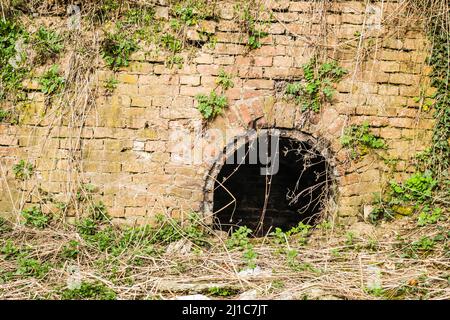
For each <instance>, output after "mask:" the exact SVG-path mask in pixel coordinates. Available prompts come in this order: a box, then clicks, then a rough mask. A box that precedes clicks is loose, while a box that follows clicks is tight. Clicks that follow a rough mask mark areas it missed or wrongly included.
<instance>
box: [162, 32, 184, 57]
mask: <svg viewBox="0 0 450 320" xmlns="http://www.w3.org/2000/svg"><path fill="white" fill-rule="evenodd" d="M161 44H162V46H163V47H164V48H165V49H168V50H169V51H170V52H172V53H173V54H175V53H178V52H180V51H181V49H183V42H181V40H179V39H177V38H175V36H173V35H171V34H165V35H163V36H162V37H161Z"/></svg>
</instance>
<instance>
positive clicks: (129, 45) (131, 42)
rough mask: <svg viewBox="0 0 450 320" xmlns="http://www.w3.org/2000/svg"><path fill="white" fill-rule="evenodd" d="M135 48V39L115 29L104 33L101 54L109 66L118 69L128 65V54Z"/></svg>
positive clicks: (136, 47)
mask: <svg viewBox="0 0 450 320" xmlns="http://www.w3.org/2000/svg"><path fill="white" fill-rule="evenodd" d="M137 49H138V45H137V43H136V40H135V39H133V38H130V36H129V35H128V34H126V33H123V32H121V31H120V30H117V31H115V32H113V33H107V34H106V36H105V38H104V40H103V42H102V49H101V50H102V52H101V54H102V57H103V59H104V60H105V63H106V65H107V66H108V67H109V68H111V69H112V70H118V69H120V68H121V67H126V66H128V65H129V62H130V55H131V54H132V53H133V52H135V51H136V50H137Z"/></svg>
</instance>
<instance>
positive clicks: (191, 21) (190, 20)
mask: <svg viewBox="0 0 450 320" xmlns="http://www.w3.org/2000/svg"><path fill="white" fill-rule="evenodd" d="M173 11H174V15H175V16H176V17H177V18H178V19H179V20H180V21H181V22H183V23H184V24H185V25H187V26H193V25H195V24H197V21H198V12H197V10H196V8H195V7H194V6H192V5H190V6H187V7H184V6H183V5H181V4H179V5H177V6H175V8H174V10H173Z"/></svg>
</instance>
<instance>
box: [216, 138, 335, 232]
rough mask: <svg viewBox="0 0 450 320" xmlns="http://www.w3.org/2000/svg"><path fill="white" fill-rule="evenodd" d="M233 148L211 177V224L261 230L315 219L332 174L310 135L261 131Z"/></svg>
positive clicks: (223, 227)
mask: <svg viewBox="0 0 450 320" xmlns="http://www.w3.org/2000/svg"><path fill="white" fill-rule="evenodd" d="M273 132H277V133H276V134H274V133H273ZM308 137H309V136H308ZM233 150H234V151H232V152H227V153H226V154H227V155H226V156H225V161H224V162H225V163H224V164H223V166H222V167H221V168H220V171H219V172H218V174H217V177H216V179H215V183H214V193H213V208H212V209H213V212H214V227H215V228H216V229H221V230H224V231H229V230H230V229H234V228H237V227H239V226H247V227H248V228H250V229H252V230H253V232H254V235H255V236H263V235H265V234H266V233H267V232H269V231H270V230H272V231H273V230H274V228H276V227H279V228H281V229H282V230H283V231H287V230H289V229H291V228H292V227H295V226H296V225H297V224H298V223H299V222H300V221H302V222H304V223H309V224H315V223H317V222H318V219H319V218H320V214H321V212H322V211H323V209H324V206H325V205H326V202H327V200H328V199H329V198H330V195H331V185H332V182H333V179H332V173H331V172H330V171H331V170H330V165H329V163H328V160H327V159H326V157H325V156H323V155H322V154H321V153H320V152H319V150H318V149H316V146H315V145H314V139H312V137H311V139H305V140H303V139H302V140H298V139H295V138H292V137H289V136H286V135H283V134H280V131H270V132H269V131H266V132H265V133H263V134H259V135H257V136H254V137H253V138H248V139H246V142H245V143H241V145H240V146H237V145H236V147H234V149H233Z"/></svg>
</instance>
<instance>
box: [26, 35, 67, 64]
mask: <svg viewBox="0 0 450 320" xmlns="http://www.w3.org/2000/svg"><path fill="white" fill-rule="evenodd" d="M62 42H63V39H62V37H61V36H60V35H59V34H58V33H56V32H54V31H51V30H47V29H46V28H45V27H40V28H39V29H38V30H37V31H36V32H35V33H34V34H33V36H32V43H33V48H34V49H35V50H36V53H37V62H38V63H45V62H46V61H47V60H48V59H50V58H55V57H56V56H57V55H58V54H59V53H60V52H61V50H62V49H63V48H64V45H63V43H62Z"/></svg>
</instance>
